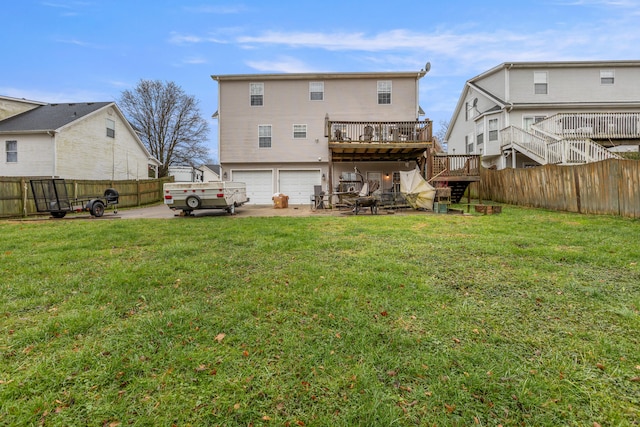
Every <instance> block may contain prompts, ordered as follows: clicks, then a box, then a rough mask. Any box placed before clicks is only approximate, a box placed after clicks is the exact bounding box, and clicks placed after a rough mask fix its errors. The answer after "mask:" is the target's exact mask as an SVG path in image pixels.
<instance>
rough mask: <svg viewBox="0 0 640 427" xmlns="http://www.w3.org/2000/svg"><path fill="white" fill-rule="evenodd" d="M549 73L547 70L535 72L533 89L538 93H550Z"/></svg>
mask: <svg viewBox="0 0 640 427" xmlns="http://www.w3.org/2000/svg"><path fill="white" fill-rule="evenodd" d="M548 78H549V76H548V74H547V72H546V71H534V72H533V89H534V93H535V94H536V95H546V94H547V93H549V88H548V83H549V81H548Z"/></svg>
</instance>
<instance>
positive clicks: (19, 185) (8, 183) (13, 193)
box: [0, 177, 172, 218]
mask: <svg viewBox="0 0 640 427" xmlns="http://www.w3.org/2000/svg"><path fill="white" fill-rule="evenodd" d="M34 179H36V178H34ZM37 179H42V178H41V177H40V178H37ZM171 180H172V178H161V179H148V180H141V181H135V180H127V181H84V180H71V179H67V180H65V184H66V186H67V194H68V195H69V198H71V199H75V198H85V197H95V196H102V195H103V194H104V190H106V189H107V188H114V189H116V190H117V191H118V193H119V195H120V199H119V201H118V207H120V208H126V207H132V206H142V205H148V204H151V203H157V202H160V201H162V184H164V183H165V182H168V181H171ZM29 181H30V178H25V177H20V178H13V177H0V218H11V217H24V216H28V215H36V214H38V212H37V211H36V207H35V204H34V202H33V194H32V193H31V186H30V185H29ZM40 215H42V213H40Z"/></svg>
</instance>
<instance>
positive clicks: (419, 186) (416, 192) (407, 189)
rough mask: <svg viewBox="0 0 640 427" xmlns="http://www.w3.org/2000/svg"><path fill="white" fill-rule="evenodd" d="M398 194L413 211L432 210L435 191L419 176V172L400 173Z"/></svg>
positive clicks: (415, 170)
mask: <svg viewBox="0 0 640 427" xmlns="http://www.w3.org/2000/svg"><path fill="white" fill-rule="evenodd" d="M400 192H401V193H402V194H403V195H404V197H405V199H407V203H409V205H411V207H412V208H414V209H419V208H422V209H428V210H433V199H435V197H436V189H435V188H433V186H431V184H429V183H428V182H427V181H425V179H424V178H423V177H422V175H420V171H418V170H417V169H414V170H412V171H408V172H404V171H400Z"/></svg>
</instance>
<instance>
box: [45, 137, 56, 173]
mask: <svg viewBox="0 0 640 427" xmlns="http://www.w3.org/2000/svg"><path fill="white" fill-rule="evenodd" d="M47 135H49V137H50V138H51V145H52V146H53V162H52V165H51V166H52V171H51V178H55V177H56V169H57V162H56V159H57V157H58V150H57V147H56V132H55V131H53V130H48V131H47Z"/></svg>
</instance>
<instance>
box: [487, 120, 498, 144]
mask: <svg viewBox="0 0 640 427" xmlns="http://www.w3.org/2000/svg"><path fill="white" fill-rule="evenodd" d="M497 140H498V119H489V142H491V141H497Z"/></svg>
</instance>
